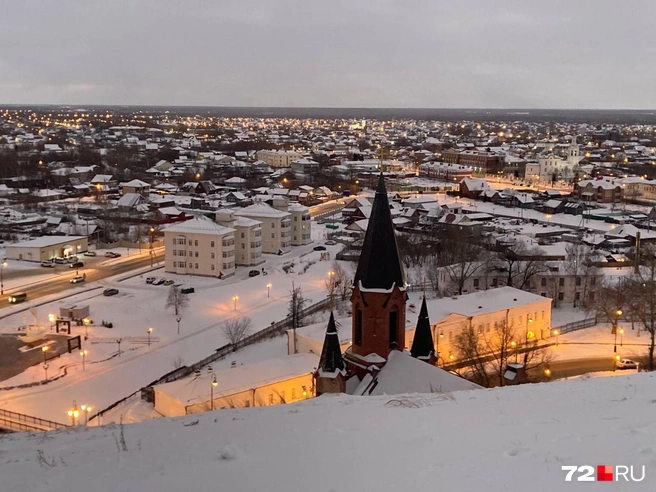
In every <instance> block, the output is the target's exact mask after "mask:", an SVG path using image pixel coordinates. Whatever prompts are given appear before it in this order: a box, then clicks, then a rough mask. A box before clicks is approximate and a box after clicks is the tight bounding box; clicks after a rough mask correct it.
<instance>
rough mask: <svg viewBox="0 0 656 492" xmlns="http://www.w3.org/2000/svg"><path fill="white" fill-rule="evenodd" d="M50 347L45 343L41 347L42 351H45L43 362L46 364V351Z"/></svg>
mask: <svg viewBox="0 0 656 492" xmlns="http://www.w3.org/2000/svg"><path fill="white" fill-rule="evenodd" d="M49 349H50V347H48V346H47V345H44V346H43V347H41V352H43V363H44V364H45V363H46V352H48V350H49Z"/></svg>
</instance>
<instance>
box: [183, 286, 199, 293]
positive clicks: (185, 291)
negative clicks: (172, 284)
mask: <svg viewBox="0 0 656 492" xmlns="http://www.w3.org/2000/svg"><path fill="white" fill-rule="evenodd" d="M180 292H182V293H183V294H193V293H194V292H196V289H194V288H193V287H185V288H183V289H180Z"/></svg>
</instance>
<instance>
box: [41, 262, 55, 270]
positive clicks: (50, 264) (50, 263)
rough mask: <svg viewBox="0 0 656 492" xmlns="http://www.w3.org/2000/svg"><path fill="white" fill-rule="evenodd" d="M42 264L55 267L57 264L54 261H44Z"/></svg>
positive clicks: (46, 266)
mask: <svg viewBox="0 0 656 492" xmlns="http://www.w3.org/2000/svg"><path fill="white" fill-rule="evenodd" d="M41 266H42V267H45V268H55V264H54V262H52V261H42V262H41Z"/></svg>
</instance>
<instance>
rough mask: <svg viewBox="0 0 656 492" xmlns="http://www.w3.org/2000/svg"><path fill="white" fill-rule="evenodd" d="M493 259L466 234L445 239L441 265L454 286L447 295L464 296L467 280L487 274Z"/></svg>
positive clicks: (451, 235) (443, 240) (440, 258)
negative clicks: (477, 275)
mask: <svg viewBox="0 0 656 492" xmlns="http://www.w3.org/2000/svg"><path fill="white" fill-rule="evenodd" d="M491 259H492V258H491V255H490V254H489V253H488V252H487V251H486V250H484V249H483V248H481V246H480V245H479V244H478V243H477V242H476V240H475V239H474V238H472V237H470V236H468V235H466V234H463V233H455V234H449V235H448V236H446V237H444V238H443V239H442V249H441V253H440V257H439V263H440V265H441V266H442V267H443V268H444V270H445V272H446V274H447V275H448V277H449V280H450V281H451V284H452V285H453V287H452V289H447V292H445V293H447V294H462V293H463V290H464V288H465V283H466V282H467V280H468V279H469V278H471V277H472V276H474V275H476V274H484V273H486V271H487V269H488V268H489V267H490V261H491ZM451 290H452V292H451Z"/></svg>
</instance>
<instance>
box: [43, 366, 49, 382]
mask: <svg viewBox="0 0 656 492" xmlns="http://www.w3.org/2000/svg"><path fill="white" fill-rule="evenodd" d="M43 371H44V372H45V373H46V374H45V379H44V380H43V382H44V383H47V382H48V364H47V363H46V362H44V363H43Z"/></svg>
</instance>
